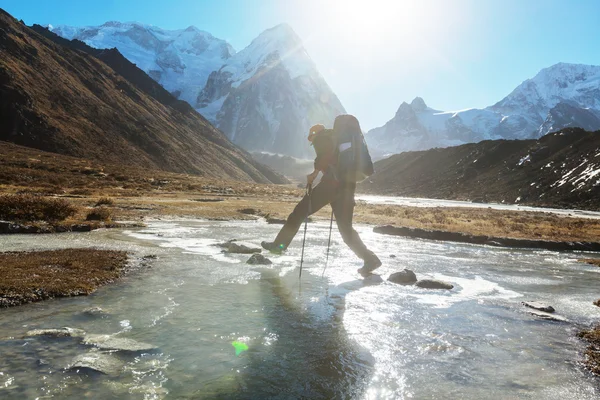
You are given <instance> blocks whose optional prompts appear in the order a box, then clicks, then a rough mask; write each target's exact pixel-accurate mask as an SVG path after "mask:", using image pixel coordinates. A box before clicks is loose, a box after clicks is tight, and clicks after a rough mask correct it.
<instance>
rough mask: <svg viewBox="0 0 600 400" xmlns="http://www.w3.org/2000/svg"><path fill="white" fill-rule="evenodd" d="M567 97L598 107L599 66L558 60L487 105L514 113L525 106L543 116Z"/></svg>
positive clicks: (584, 105) (599, 99) (599, 87)
mask: <svg viewBox="0 0 600 400" xmlns="http://www.w3.org/2000/svg"><path fill="white" fill-rule="evenodd" d="M569 101H573V102H575V103H577V104H579V105H580V106H581V107H587V108H594V109H600V66H595V65H583V64H567V63H559V64H555V65H553V66H551V67H548V68H544V69H542V70H541V71H540V72H539V73H538V74H537V75H536V76H535V77H533V78H532V79H527V80H526V81H525V82H523V83H522V84H520V85H519V86H517V88H516V89H515V90H513V91H512V92H511V93H510V94H509V95H508V96H506V97H505V98H504V99H502V100H501V101H499V102H498V103H496V104H495V105H493V106H492V107H490V108H491V109H494V110H497V111H500V112H504V113H513V112H518V111H519V110H520V109H523V107H526V108H527V109H528V110H529V113H530V114H531V115H530V116H531V117H534V116H535V114H537V115H538V116H539V118H540V119H544V118H545V117H546V115H547V113H548V112H549V111H550V109H552V108H553V107H554V106H556V105H557V104H558V103H560V102H569Z"/></svg>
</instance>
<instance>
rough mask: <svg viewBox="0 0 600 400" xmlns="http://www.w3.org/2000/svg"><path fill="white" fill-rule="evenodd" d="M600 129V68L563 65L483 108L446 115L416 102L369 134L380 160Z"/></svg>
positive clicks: (420, 100) (371, 144) (524, 83)
mask: <svg viewBox="0 0 600 400" xmlns="http://www.w3.org/2000/svg"><path fill="white" fill-rule="evenodd" d="M571 126H578V127H582V128H585V129H587V130H596V129H600V66H591V65H578V64H565V63H560V64H556V65H553V66H551V67H549V68H545V69H543V70H541V71H540V72H539V73H538V74H537V75H536V76H535V77H534V78H532V79H528V80H526V81H525V82H523V83H522V84H521V85H519V86H518V87H517V88H516V89H515V90H513V91H512V93H510V94H509V95H508V96H506V97H505V98H504V99H502V100H501V101H499V102H498V103H496V104H494V105H493V106H490V107H487V108H484V109H469V110H462V111H453V112H444V111H439V110H434V109H432V108H429V107H427V106H426V105H425V102H424V101H423V99H421V98H419V97H417V98H416V99H415V100H413V102H412V103H411V104H410V105H409V104H407V103H402V105H400V108H399V109H398V111H397V112H396V115H395V116H394V118H392V119H391V120H390V121H388V122H387V123H386V124H385V125H384V126H383V127H380V128H375V129H372V130H371V131H369V132H368V133H367V135H366V139H367V142H368V143H369V145H370V147H371V148H372V152H373V153H374V156H375V157H382V156H384V155H386V154H390V153H400V152H402V151H408V150H425V149H429V148H433V147H448V146H453V145H459V144H464V143H469V142H479V141H481V140H486V139H530V138H538V137H540V136H543V135H545V134H547V133H549V132H552V131H555V130H558V129H562V128H565V127H571Z"/></svg>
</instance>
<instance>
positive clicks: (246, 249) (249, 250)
mask: <svg viewBox="0 0 600 400" xmlns="http://www.w3.org/2000/svg"><path fill="white" fill-rule="evenodd" d="M217 246H219V247H222V248H224V249H225V250H224V252H225V253H235V254H253V253H261V252H262V249H261V248H260V247H257V246H255V245H253V244H252V243H245V242H238V241H237V240H235V239H234V240H229V241H227V242H225V243H219V244H217Z"/></svg>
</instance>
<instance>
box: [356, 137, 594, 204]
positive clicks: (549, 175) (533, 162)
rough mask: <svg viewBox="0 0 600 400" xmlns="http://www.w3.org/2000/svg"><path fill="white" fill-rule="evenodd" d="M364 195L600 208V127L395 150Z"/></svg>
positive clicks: (378, 168) (379, 167) (368, 183)
mask: <svg viewBox="0 0 600 400" xmlns="http://www.w3.org/2000/svg"><path fill="white" fill-rule="evenodd" d="M359 190H360V191H361V192H363V193H372V194H385V195H395V196H408V197H427V198H438V199H455V200H471V201H480V202H498V203H500V202H503V203H511V204H512V203H519V204H530V205H536V206H550V207H561V208H582V209H588V210H600V131H596V132H587V131H584V130H583V129H579V128H566V129H563V130H562V131H560V132H556V133H550V134H548V135H546V136H544V137H542V138H540V139H538V140H486V141H483V142H480V143H470V144H465V145H462V146H456V147H448V148H444V149H431V150H426V151H411V152H405V153H401V154H396V155H394V156H392V157H390V158H387V159H385V160H381V161H379V162H377V163H376V164H375V174H374V175H373V176H372V177H370V178H369V179H368V180H366V181H365V182H364V183H362V184H361V185H360V187H359Z"/></svg>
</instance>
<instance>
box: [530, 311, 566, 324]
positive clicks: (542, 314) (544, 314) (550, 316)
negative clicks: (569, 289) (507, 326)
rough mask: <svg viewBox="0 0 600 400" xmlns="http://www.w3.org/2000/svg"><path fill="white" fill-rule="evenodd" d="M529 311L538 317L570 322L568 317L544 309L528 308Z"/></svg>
mask: <svg viewBox="0 0 600 400" xmlns="http://www.w3.org/2000/svg"><path fill="white" fill-rule="evenodd" d="M527 312H528V313H529V314H532V315H535V316H536V317H539V318H541V319H545V320H548V321H558V322H569V320H568V319H566V318H565V317H561V316H560V315H556V314H550V313H547V312H544V311H540V310H536V309H533V308H531V309H528V310H527Z"/></svg>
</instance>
